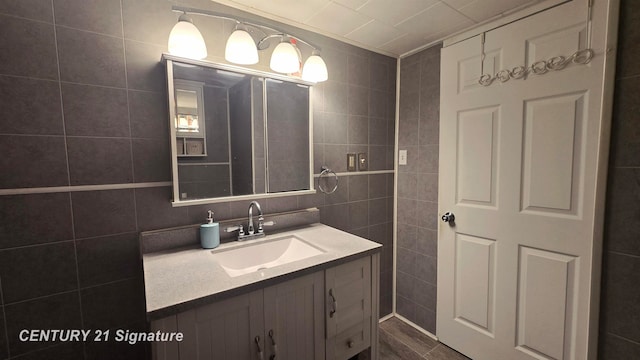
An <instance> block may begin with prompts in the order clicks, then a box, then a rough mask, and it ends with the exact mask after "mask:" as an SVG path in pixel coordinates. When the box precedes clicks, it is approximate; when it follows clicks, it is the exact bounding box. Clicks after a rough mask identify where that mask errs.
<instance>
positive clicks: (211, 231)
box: [200, 210, 220, 249]
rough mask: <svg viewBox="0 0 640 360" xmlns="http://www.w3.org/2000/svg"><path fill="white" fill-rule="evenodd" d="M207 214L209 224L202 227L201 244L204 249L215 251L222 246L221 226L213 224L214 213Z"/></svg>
mask: <svg viewBox="0 0 640 360" xmlns="http://www.w3.org/2000/svg"><path fill="white" fill-rule="evenodd" d="M207 214H208V215H207V222H206V223H205V224H202V225H200V244H201V245H202V248H203V249H215V248H217V247H218V245H220V224H218V223H217V222H213V221H214V220H213V211H211V210H209V211H208V212H207Z"/></svg>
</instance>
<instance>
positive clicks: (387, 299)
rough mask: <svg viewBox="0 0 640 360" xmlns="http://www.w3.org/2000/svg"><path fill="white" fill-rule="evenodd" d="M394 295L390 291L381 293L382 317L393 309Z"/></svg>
mask: <svg viewBox="0 0 640 360" xmlns="http://www.w3.org/2000/svg"><path fill="white" fill-rule="evenodd" d="M392 301H393V296H392V295H391V294H389V293H381V294H380V311H379V313H380V317H383V316H387V315H389V314H391V312H392V311H393V307H392V304H393V303H392Z"/></svg>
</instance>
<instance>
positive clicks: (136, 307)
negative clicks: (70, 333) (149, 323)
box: [80, 279, 145, 329]
mask: <svg viewBox="0 0 640 360" xmlns="http://www.w3.org/2000/svg"><path fill="white" fill-rule="evenodd" d="M143 289H144V287H143V285H142V280H139V279H132V280H125V281H120V282H116V283H111V284H107V285H101V286H96V287H91V288H87V289H84V290H82V291H81V292H80V296H81V297H82V317H83V320H84V327H85V329H109V328H114V327H124V326H126V325H128V324H135V323H139V322H142V321H144V320H145V311H144V309H145V307H144V306H145V305H144V290H143Z"/></svg>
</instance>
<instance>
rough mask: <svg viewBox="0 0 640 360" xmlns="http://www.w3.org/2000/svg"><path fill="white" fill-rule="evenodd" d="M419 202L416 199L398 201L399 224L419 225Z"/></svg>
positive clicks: (400, 199)
mask: <svg viewBox="0 0 640 360" xmlns="http://www.w3.org/2000/svg"><path fill="white" fill-rule="evenodd" d="M417 211H418V208H417V202H416V200H415V199H402V198H399V199H398V223H399V224H408V225H418V222H417V214H416V212H417Z"/></svg>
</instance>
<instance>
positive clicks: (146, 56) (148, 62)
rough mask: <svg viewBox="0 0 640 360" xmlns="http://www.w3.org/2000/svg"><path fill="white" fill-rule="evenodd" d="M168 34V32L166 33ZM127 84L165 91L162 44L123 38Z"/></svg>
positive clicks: (165, 47) (148, 89)
mask: <svg viewBox="0 0 640 360" xmlns="http://www.w3.org/2000/svg"><path fill="white" fill-rule="evenodd" d="M167 36H168V33H167ZM124 47H125V52H126V64H127V85H128V87H129V89H136V90H147V91H153V92H158V93H166V92H167V75H166V74H167V72H166V67H165V65H164V64H163V63H162V61H161V57H162V53H163V52H166V51H167V45H166V43H165V44H163V46H158V45H153V44H146V43H141V42H138V41H132V40H125V42H124Z"/></svg>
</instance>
